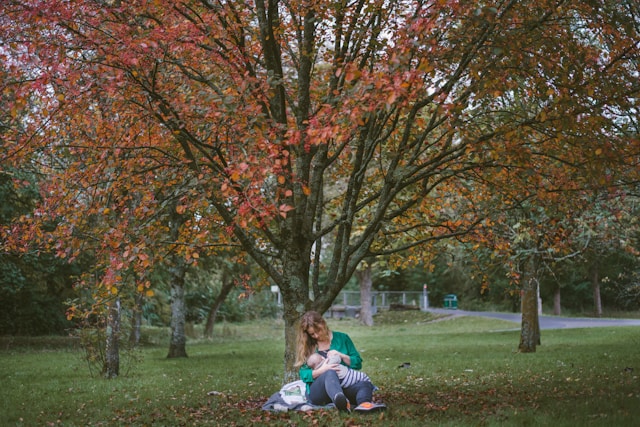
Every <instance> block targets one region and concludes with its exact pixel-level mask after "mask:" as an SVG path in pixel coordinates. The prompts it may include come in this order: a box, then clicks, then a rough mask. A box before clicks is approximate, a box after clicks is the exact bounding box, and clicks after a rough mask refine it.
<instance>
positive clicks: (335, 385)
mask: <svg viewBox="0 0 640 427" xmlns="http://www.w3.org/2000/svg"><path fill="white" fill-rule="evenodd" d="M340 392H343V393H344V395H345V396H347V399H349V401H350V402H351V404H354V405H359V404H361V403H362V402H371V399H372V395H373V384H371V382H369V381H361V382H359V383H356V384H354V385H352V386H349V387H347V388H345V389H344V390H343V389H342V387H340V379H338V374H337V373H336V371H327V372H325V373H324V374H322V375H320V376H319V377H318V378H316V379H315V380H314V381H313V383H311V386H310V387H309V401H310V402H311V403H312V404H314V405H318V406H322V405H328V404H329V403H331V402H333V398H334V397H335V396H336V394H338V393H340Z"/></svg>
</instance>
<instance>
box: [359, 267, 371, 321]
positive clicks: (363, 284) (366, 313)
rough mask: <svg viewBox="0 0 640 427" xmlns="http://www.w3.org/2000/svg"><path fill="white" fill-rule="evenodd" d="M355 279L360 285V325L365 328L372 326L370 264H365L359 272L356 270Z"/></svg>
mask: <svg viewBox="0 0 640 427" xmlns="http://www.w3.org/2000/svg"><path fill="white" fill-rule="evenodd" d="M356 277H357V278H358V282H359V283H360V323H362V324H363V325H365V326H373V313H372V312H371V286H372V283H371V264H369V263H368V262H365V266H364V268H363V269H361V270H356Z"/></svg>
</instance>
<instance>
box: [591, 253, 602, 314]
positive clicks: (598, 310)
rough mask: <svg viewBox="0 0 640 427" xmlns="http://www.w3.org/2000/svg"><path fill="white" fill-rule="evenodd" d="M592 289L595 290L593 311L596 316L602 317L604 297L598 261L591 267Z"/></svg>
mask: <svg viewBox="0 0 640 427" xmlns="http://www.w3.org/2000/svg"><path fill="white" fill-rule="evenodd" d="M591 289H592V290H593V312H594V315H595V316H596V317H602V298H601V296H600V269H599V266H598V263H597V262H594V263H593V267H592V269H591Z"/></svg>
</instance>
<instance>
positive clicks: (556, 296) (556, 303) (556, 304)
mask: <svg viewBox="0 0 640 427" xmlns="http://www.w3.org/2000/svg"><path fill="white" fill-rule="evenodd" d="M553 314H554V315H556V316H560V315H561V314H562V305H561V304H560V285H558V286H557V287H556V289H555V292H554V293H553Z"/></svg>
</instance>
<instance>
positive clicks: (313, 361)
mask: <svg viewBox="0 0 640 427" xmlns="http://www.w3.org/2000/svg"><path fill="white" fill-rule="evenodd" d="M332 356H334V357H332ZM325 363H329V364H337V365H338V369H339V371H338V378H340V386H341V387H342V388H346V387H349V386H352V385H354V384H355V383H358V382H360V381H368V382H371V379H370V378H369V376H368V375H367V374H365V373H364V372H361V371H356V370H355V369H351V368H349V367H347V366H345V365H341V364H340V356H339V355H337V354H336V355H333V354H332V355H330V356H329V357H324V356H322V355H321V354H318V353H313V354H311V355H310V356H309V358H307V366H309V367H310V368H311V369H317V368H319V367H320V366H322V365H323V364H325Z"/></svg>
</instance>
